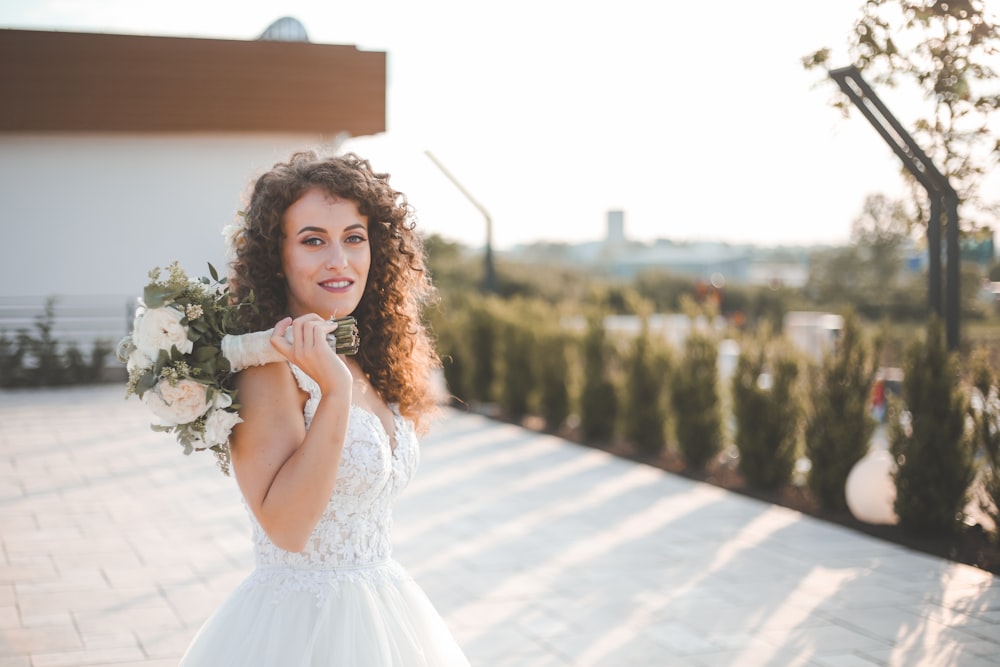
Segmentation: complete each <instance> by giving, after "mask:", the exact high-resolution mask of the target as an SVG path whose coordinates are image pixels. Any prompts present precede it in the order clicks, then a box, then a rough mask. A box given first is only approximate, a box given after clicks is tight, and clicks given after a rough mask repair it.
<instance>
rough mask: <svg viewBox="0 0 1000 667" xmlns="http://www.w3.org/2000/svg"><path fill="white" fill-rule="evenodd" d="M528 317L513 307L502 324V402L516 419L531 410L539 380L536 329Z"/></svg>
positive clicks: (500, 400) (510, 415)
mask: <svg viewBox="0 0 1000 667" xmlns="http://www.w3.org/2000/svg"><path fill="white" fill-rule="evenodd" d="M517 310H519V309H517ZM526 321H527V318H525V317H521V316H519V312H517V311H515V310H514V309H512V310H511V311H510V312H508V313H507V317H506V318H505V321H504V323H503V325H502V326H501V327H500V330H501V332H502V345H501V346H500V347H501V359H502V363H501V369H502V377H501V383H500V391H499V392H498V393H499V397H498V403H499V404H500V409H501V410H502V411H503V413H504V414H506V415H507V417H508V418H510V419H514V420H520V419H521V418H522V417H524V416H525V415H526V414H528V406H529V404H530V400H531V392H532V388H533V387H534V381H535V378H534V373H533V369H532V348H533V346H534V333H533V331H532V330H531V327H530V325H529V324H527V323H526Z"/></svg>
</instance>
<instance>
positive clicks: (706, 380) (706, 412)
mask: <svg viewBox="0 0 1000 667" xmlns="http://www.w3.org/2000/svg"><path fill="white" fill-rule="evenodd" d="M718 358H719V346H718V344H717V343H716V341H715V339H714V338H712V337H710V336H708V335H706V334H704V333H700V332H693V333H692V334H691V335H689V336H688V337H687V339H686V340H685V341H684V356H683V357H682V358H681V360H680V363H679V364H678V366H677V370H676V372H674V373H672V374H671V376H670V404H671V407H672V408H673V413H674V430H675V432H676V434H677V443H678V445H679V446H680V450H681V454H682V455H683V456H684V462H685V463H686V464H687V465H689V466H691V468H693V469H695V470H704V468H705V466H706V464H708V462H709V461H711V460H712V457H714V456H715V455H716V454H718V453H719V452H720V451H721V450H722V400H721V397H720V395H719V371H718Z"/></svg>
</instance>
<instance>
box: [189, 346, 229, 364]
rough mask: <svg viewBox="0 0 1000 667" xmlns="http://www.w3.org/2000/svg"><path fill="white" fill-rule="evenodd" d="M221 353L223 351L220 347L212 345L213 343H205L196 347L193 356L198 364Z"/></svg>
mask: <svg viewBox="0 0 1000 667" xmlns="http://www.w3.org/2000/svg"><path fill="white" fill-rule="evenodd" d="M221 353H222V352H221V351H220V350H219V348H217V347H212V346H211V345H205V346H202V347H196V348H195V349H194V352H193V353H192V354H191V358H192V359H194V362H195V363H196V364H200V363H204V362H206V361H211V360H212V359H215V358H216V357H217V356H219V355H220V354H221Z"/></svg>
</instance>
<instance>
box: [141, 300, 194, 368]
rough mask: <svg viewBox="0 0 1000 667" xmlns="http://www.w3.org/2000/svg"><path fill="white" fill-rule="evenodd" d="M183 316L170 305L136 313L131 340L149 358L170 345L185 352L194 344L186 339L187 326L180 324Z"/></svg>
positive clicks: (167, 348) (154, 357) (154, 356)
mask: <svg viewBox="0 0 1000 667" xmlns="http://www.w3.org/2000/svg"><path fill="white" fill-rule="evenodd" d="M183 318H184V313H182V312H181V311H179V310H177V309H175V308H171V307H170V306H164V307H162V308H150V309H149V310H147V311H146V312H145V313H142V314H141V315H140V314H138V313H137V314H136V318H135V330H134V331H133V332H132V342H133V343H134V344H135V346H136V347H137V348H138V349H139V350H140V351H141V352H142V353H143V354H145V355H146V356H147V357H149V358H150V359H156V357H157V355H159V353H160V350H169V349H170V347H171V346H172V345H175V346H177V349H178V350H180V351H181V353H182V354H187V353H188V352H190V351H191V349H192V348H193V347H194V344H193V343H192V342H191V341H190V340H189V339H188V335H187V327H186V326H184V325H183V324H181V320H182V319H183Z"/></svg>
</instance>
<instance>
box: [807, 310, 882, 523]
mask: <svg viewBox="0 0 1000 667" xmlns="http://www.w3.org/2000/svg"><path fill="white" fill-rule="evenodd" d="M877 358H878V353H877V351H876V350H875V349H874V348H873V346H871V345H869V344H868V343H867V342H866V341H865V340H864V339H863V338H862V332H861V327H860V324H859V323H858V318H857V315H856V314H855V313H853V312H851V311H849V312H847V313H846V314H845V315H844V328H843V330H842V331H841V333H840V338H839V339H838V341H837V345H836V347H835V348H834V350H833V351H832V352H830V353H829V354H827V355H826V356H825V357H824V359H823V362H822V366H821V368H820V371H819V373H818V377H817V379H816V381H815V382H814V383H813V387H812V391H811V392H810V393H811V399H812V400H811V403H812V411H811V414H810V415H809V418H808V420H807V423H806V431H805V444H806V456H808V457H809V461H810V462H811V464H812V467H811V468H810V470H809V477H808V486H809V489H810V491H812V493H813V496H814V497H815V498H816V500H817V502H819V504H820V506H821V507H824V508H826V509H832V510H845V509H847V499H846V497H845V496H844V486H845V485H846V483H847V476H848V475H849V474H850V472H851V468H853V467H854V464H856V463H857V462H858V461H859V460H861V458H862V457H863V456H864V455H865V454H866V453H867V452H868V442H869V440H871V437H872V434H873V433H874V431H875V421H874V419H872V417H871V413H870V410H869V398H870V396H871V387H872V382H873V381H874V379H875V371H876V367H877Z"/></svg>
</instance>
